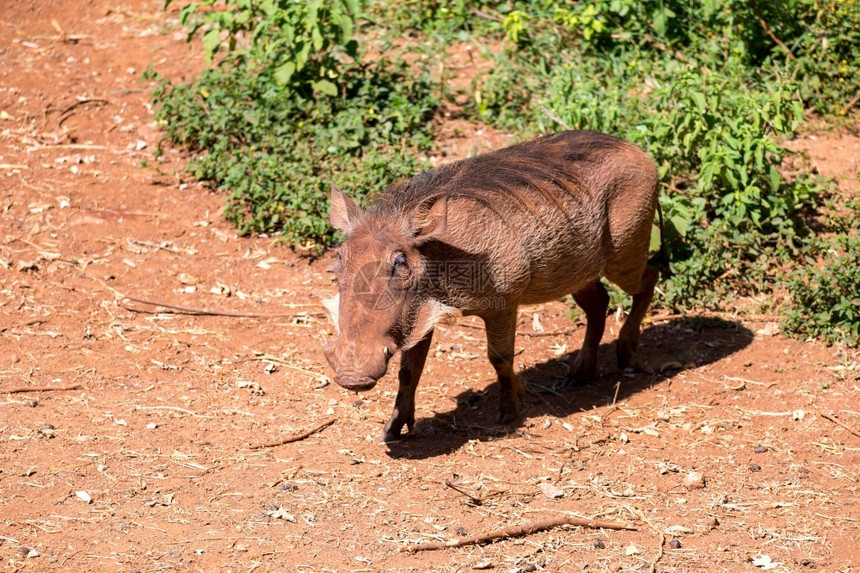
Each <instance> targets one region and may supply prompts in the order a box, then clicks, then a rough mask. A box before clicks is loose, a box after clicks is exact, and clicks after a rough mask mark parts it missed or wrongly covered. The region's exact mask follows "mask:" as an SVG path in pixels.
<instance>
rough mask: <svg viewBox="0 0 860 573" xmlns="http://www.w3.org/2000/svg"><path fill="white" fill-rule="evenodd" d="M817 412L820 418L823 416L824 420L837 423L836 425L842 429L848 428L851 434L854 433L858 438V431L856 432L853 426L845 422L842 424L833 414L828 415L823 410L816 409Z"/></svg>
mask: <svg viewBox="0 0 860 573" xmlns="http://www.w3.org/2000/svg"><path fill="white" fill-rule="evenodd" d="M818 414H819V415H820V416H821V417H822V418H824V419H825V420H830V421H831V422H833V423H834V424H836V425H837V426H839V427H840V428H842V429H844V430H848V431H849V432H851V433H852V434H854V435H855V436H857V437H858V438H860V432H858V431H857V430H855V429H854V428H852V427H851V426H846V425H845V424H843V423H842V422H840V421H839V420H837V419H836V418H834V417H833V416H831V415H829V414H825V413H824V412H822V411H820V410H819V411H818Z"/></svg>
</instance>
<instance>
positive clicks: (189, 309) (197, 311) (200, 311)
mask: <svg viewBox="0 0 860 573" xmlns="http://www.w3.org/2000/svg"><path fill="white" fill-rule="evenodd" d="M121 296H122V298H124V299H128V300H130V301H133V302H139V303H141V304H148V305H150V306H160V307H162V308H166V309H168V310H170V311H172V312H175V313H183V314H193V315H196V316H229V317H233V318H284V317H288V318H297V317H305V316H325V313H322V312H312V313H311V312H305V313H301V314H297V313H288V314H287V313H277V312H274V313H273V312H233V311H229V310H212V309H208V308H195V307H193V306H182V305H178V304H170V303H167V302H161V301H157V300H147V299H145V298H138V297H136V296H130V295H127V294H123V295H121ZM123 308H124V309H126V310H130V311H131V312H142V313H151V311H148V310H141V309H139V308H131V307H128V306H123Z"/></svg>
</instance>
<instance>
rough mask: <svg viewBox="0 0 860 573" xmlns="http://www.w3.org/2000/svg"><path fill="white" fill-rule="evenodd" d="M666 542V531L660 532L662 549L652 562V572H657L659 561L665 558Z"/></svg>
mask: <svg viewBox="0 0 860 573" xmlns="http://www.w3.org/2000/svg"><path fill="white" fill-rule="evenodd" d="M665 543H666V535H665V534H664V533H662V532H661V533H660V549H659V551H658V552H657V557H655V558H654V561H652V562H651V569H650V573H657V563H659V562H660V560H661V559H662V558H663V545H665Z"/></svg>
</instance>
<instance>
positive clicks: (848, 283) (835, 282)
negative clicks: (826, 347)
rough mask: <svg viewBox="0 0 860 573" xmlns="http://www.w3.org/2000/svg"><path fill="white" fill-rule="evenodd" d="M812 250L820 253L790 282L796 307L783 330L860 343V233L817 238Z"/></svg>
mask: <svg viewBox="0 0 860 573" xmlns="http://www.w3.org/2000/svg"><path fill="white" fill-rule="evenodd" d="M858 214H860V212H858ZM811 250H812V251H814V252H815V253H817V254H818V255H819V256H818V257H815V256H812V255H808V256H807V257H806V259H805V263H806V265H807V266H806V268H802V269H799V270H796V271H794V272H793V273H792V275H791V277H790V279H789V281H788V284H787V286H788V290H789V292H790V294H791V297H792V302H793V306H792V308H790V309H789V310H788V311H787V312H786V316H785V319H784V320H783V323H782V329H783V332H785V333H787V334H790V335H794V336H803V337H806V336H810V337H815V338H821V339H823V340H825V341H827V342H831V343H832V342H844V343H847V344H850V345H853V346H858V345H860V235H858V234H857V232H856V231H855V232H853V233H850V234H845V235H838V236H836V237H835V238H832V239H829V240H817V241H815V243H814V244H813V245H812V247H811Z"/></svg>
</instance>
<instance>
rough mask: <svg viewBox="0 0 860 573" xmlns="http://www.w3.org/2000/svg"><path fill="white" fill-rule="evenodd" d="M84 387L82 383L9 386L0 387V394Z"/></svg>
mask: <svg viewBox="0 0 860 573" xmlns="http://www.w3.org/2000/svg"><path fill="white" fill-rule="evenodd" d="M80 388H82V386H81V385H80V384H72V385H71V386H20V387H18V388H9V389H8V390H2V389H0V394H22V393H24V392H63V391H65V390H79V389H80Z"/></svg>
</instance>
